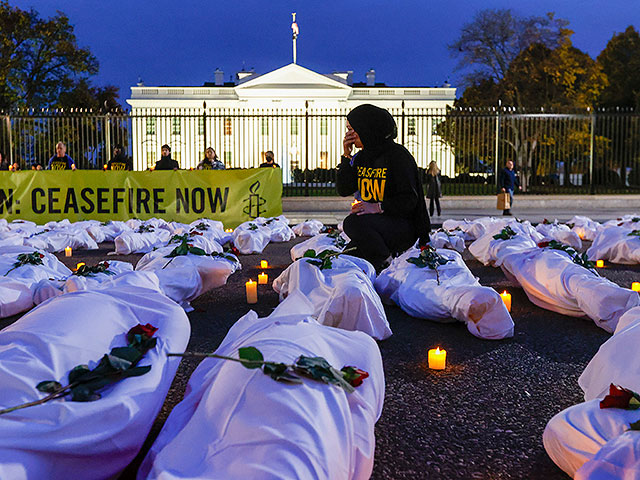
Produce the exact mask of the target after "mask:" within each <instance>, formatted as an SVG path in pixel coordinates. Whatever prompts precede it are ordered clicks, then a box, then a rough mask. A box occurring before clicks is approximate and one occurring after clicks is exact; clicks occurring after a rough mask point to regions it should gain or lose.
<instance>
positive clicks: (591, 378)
mask: <svg viewBox="0 0 640 480" xmlns="http://www.w3.org/2000/svg"><path fill="white" fill-rule="evenodd" d="M639 343H640V307H636V308H632V309H631V310H629V311H627V312H626V313H625V314H624V315H623V316H622V317H620V321H619V322H618V326H617V328H616V331H615V333H614V334H613V336H612V337H611V338H610V339H609V340H607V341H606V342H605V343H604V344H602V346H600V349H599V350H598V352H597V353H596V354H595V356H594V357H593V358H592V359H591V361H590V362H589V364H588V365H587V368H585V370H584V372H582V375H581V376H580V378H579V380H578V383H579V384H580V387H581V388H582V390H583V391H584V398H585V401H586V402H585V403H580V404H578V405H574V406H572V407H569V408H567V409H565V410H564V411H562V412H560V413H559V414H557V415H556V416H554V417H553V418H552V419H551V420H550V421H549V423H548V424H547V427H546V428H545V431H544V436H543V440H544V446H545V449H546V450H547V453H548V454H549V456H550V457H551V459H552V460H553V461H554V462H555V463H556V464H557V465H558V466H559V467H560V468H562V469H563V470H564V471H565V472H567V473H568V474H569V475H571V476H573V475H574V474H575V478H585V479H586V478H612V479H613V478H625V479H627V478H629V479H631V478H633V479H636V478H640V455H639V454H638V452H640V432H628V433H625V432H626V430H628V428H629V424H630V423H632V422H635V421H638V420H640V410H623V409H618V408H607V409H601V408H600V407H599V402H600V400H601V399H602V398H604V397H605V395H607V394H608V393H609V385H610V384H612V383H613V384H615V385H619V386H621V387H624V388H628V389H630V390H633V391H635V392H638V391H640V366H639V363H638V361H637V360H638V353H637V351H638V344H639Z"/></svg>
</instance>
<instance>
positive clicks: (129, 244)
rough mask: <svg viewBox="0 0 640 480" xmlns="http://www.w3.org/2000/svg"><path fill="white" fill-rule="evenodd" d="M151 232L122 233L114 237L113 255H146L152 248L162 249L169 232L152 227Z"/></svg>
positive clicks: (134, 231)
mask: <svg viewBox="0 0 640 480" xmlns="http://www.w3.org/2000/svg"><path fill="white" fill-rule="evenodd" d="M152 228H153V231H151V232H143V233H137V230H130V231H127V232H123V233H121V234H120V235H118V237H116V239H115V241H114V243H115V248H116V249H115V252H113V253H115V254H117V255H129V254H130V253H147V252H150V251H151V250H153V249H154V248H158V247H163V246H165V245H166V243H167V242H168V241H169V238H171V232H169V230H166V229H164V228H156V227H152Z"/></svg>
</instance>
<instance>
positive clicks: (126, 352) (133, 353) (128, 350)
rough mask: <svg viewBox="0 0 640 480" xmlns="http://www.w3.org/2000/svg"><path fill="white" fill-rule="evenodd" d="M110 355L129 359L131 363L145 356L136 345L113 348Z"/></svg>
mask: <svg viewBox="0 0 640 480" xmlns="http://www.w3.org/2000/svg"><path fill="white" fill-rule="evenodd" d="M110 355H112V356H114V357H118V358H122V359H124V360H127V361H128V362H130V363H131V364H135V363H137V362H138V361H139V360H140V359H141V358H142V357H143V355H144V354H143V353H142V352H140V350H138V349H137V348H136V347H131V346H130V347H116V348H112V349H111V353H110Z"/></svg>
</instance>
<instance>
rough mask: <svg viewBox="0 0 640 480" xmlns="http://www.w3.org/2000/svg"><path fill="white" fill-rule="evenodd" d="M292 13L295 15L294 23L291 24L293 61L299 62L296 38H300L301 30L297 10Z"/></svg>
mask: <svg viewBox="0 0 640 480" xmlns="http://www.w3.org/2000/svg"><path fill="white" fill-rule="evenodd" d="M291 15H292V16H293V23H292V24H291V30H292V31H293V63H297V51H296V39H297V38H298V34H299V33H300V30H299V29H298V24H297V23H296V12H293V13H292V14H291Z"/></svg>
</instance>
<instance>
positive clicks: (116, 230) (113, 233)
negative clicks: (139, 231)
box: [88, 220, 132, 242]
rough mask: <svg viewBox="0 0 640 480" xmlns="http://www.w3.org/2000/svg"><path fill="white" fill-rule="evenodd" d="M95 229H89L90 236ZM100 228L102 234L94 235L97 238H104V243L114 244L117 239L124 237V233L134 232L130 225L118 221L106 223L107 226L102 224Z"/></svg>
mask: <svg viewBox="0 0 640 480" xmlns="http://www.w3.org/2000/svg"><path fill="white" fill-rule="evenodd" d="M94 228H95V227H90V228H89V229H88V231H89V234H90V235H91V233H92V231H93V229H94ZM99 228H100V230H101V233H100V234H97V233H94V235H96V237H98V236H104V240H103V241H104V242H113V241H115V239H116V238H117V237H119V236H120V235H122V234H123V233H124V232H130V231H131V230H132V228H131V227H129V225H127V224H126V223H125V222H120V221H117V220H112V221H110V222H106V224H101V225H100V227H99ZM92 236H93V235H92ZM96 237H94V238H96ZM96 241H97V240H96Z"/></svg>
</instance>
